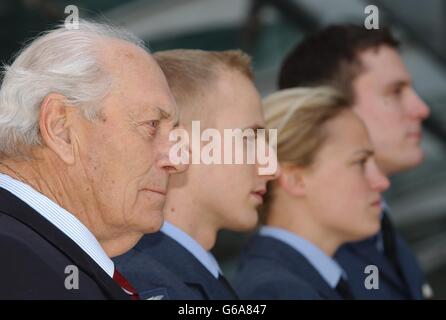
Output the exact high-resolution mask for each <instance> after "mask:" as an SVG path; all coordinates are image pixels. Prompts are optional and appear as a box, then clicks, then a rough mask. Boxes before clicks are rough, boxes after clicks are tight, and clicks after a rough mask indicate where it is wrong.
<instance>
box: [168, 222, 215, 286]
mask: <svg viewBox="0 0 446 320" xmlns="http://www.w3.org/2000/svg"><path fill="white" fill-rule="evenodd" d="M161 232H163V233H164V234H165V235H167V236H169V237H171V238H172V239H173V240H175V241H176V242H178V243H179V244H180V245H182V246H183V247H184V248H185V249H186V250H187V251H189V252H190V253H191V254H192V255H193V256H194V257H195V258H196V259H197V260H198V261H200V262H201V264H202V265H203V266H204V267H205V268H206V269H207V270H208V271H209V272H210V273H211V274H212V275H213V276H214V277H215V278H216V279H217V278H218V276H219V274H223V273H222V272H221V269H220V266H219V265H218V262H217V260H216V259H215V257H214V255H213V254H212V253H210V252H209V251H206V250H205V249H204V248H203V247H202V246H201V245H200V244H199V243H198V242H197V241H196V240H195V239H194V238H192V237H191V236H190V235H188V234H187V233H186V232H184V231H183V230H181V229H180V228H178V227H177V226H174V225H173V224H172V223H170V222H168V221H164V224H163V226H162V228H161Z"/></svg>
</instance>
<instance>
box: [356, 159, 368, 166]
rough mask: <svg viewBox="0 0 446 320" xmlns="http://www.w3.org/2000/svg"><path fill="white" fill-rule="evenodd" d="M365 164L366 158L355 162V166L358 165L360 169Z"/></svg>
mask: <svg viewBox="0 0 446 320" xmlns="http://www.w3.org/2000/svg"><path fill="white" fill-rule="evenodd" d="M366 163H367V158H364V159H361V160H359V161H358V162H357V164H359V165H360V166H361V167H364V166H365V164H366Z"/></svg>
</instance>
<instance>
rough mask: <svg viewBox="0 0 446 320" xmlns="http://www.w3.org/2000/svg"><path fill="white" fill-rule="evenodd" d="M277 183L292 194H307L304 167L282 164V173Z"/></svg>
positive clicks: (296, 195)
mask: <svg viewBox="0 0 446 320" xmlns="http://www.w3.org/2000/svg"><path fill="white" fill-rule="evenodd" d="M277 183H278V184H279V186H280V187H281V188H282V189H283V190H285V191H286V192H287V193H288V194H289V195H291V196H295V197H302V196H304V195H305V179H304V169H301V168H298V167H296V166H287V165H284V166H281V174H280V176H279V177H278V179H277Z"/></svg>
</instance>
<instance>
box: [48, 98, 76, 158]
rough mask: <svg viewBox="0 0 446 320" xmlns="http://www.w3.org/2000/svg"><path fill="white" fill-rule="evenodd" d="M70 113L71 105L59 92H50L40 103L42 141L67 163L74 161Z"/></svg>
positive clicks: (71, 110) (71, 111)
mask: <svg viewBox="0 0 446 320" xmlns="http://www.w3.org/2000/svg"><path fill="white" fill-rule="evenodd" d="M72 113H73V107H69V105H68V104H67V99H66V98H65V97H64V96H63V95H61V94H57V93H50V94H49V95H47V96H46V97H45V99H44V100H43V102H42V104H41V105H40V118H39V126H40V134H41V136H42V139H43V142H44V143H45V145H46V146H47V147H48V148H49V149H51V150H52V151H54V152H55V153H56V154H57V155H58V156H59V158H60V159H61V160H62V161H64V162H65V163H67V164H69V165H72V164H74V161H75V152H74V146H73V144H72V142H73V141H72V139H71V136H72V132H71V131H72V130H73V127H72V125H71V120H72V116H73V115H72Z"/></svg>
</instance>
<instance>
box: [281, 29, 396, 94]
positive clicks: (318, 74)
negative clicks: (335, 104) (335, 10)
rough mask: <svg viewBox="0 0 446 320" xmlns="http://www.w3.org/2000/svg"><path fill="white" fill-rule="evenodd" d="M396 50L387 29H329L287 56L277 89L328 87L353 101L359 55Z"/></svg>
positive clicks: (312, 36)
mask: <svg viewBox="0 0 446 320" xmlns="http://www.w3.org/2000/svg"><path fill="white" fill-rule="evenodd" d="M383 45H384V46H389V47H391V48H395V49H398V47H399V43H398V41H397V40H396V39H395V38H394V37H393V36H392V34H391V32H390V30H389V29H388V28H381V29H371V30H368V29H366V28H364V27H363V26H358V25H332V26H329V27H326V28H324V29H322V30H320V31H318V32H316V33H314V34H312V35H310V36H308V37H307V38H305V39H304V40H303V41H302V42H301V43H299V44H298V45H297V46H296V47H294V48H293V50H292V51H291V52H290V53H289V54H288V55H287V57H286V58H285V60H284V62H283V63H282V67H281V70H280V75H279V89H287V88H293V87H302V86H320V85H329V86H333V87H335V88H337V89H338V90H341V92H343V93H344V94H345V95H346V96H348V97H350V98H353V97H354V95H353V90H352V82H353V80H354V79H355V77H356V76H357V75H358V74H359V72H360V71H361V63H360V60H359V54H360V53H361V52H363V51H364V50H368V49H377V48H379V47H380V46H383Z"/></svg>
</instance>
